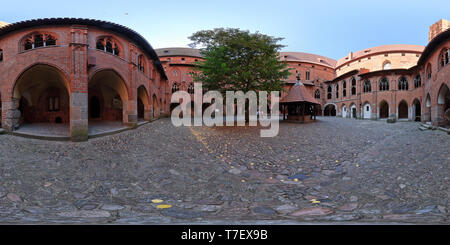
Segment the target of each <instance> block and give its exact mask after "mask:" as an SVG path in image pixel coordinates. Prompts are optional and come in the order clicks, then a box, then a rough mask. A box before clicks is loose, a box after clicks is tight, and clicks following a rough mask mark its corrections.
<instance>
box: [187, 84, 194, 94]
mask: <svg viewBox="0 0 450 245" xmlns="http://www.w3.org/2000/svg"><path fill="white" fill-rule="evenodd" d="M188 93H190V94H194V84H193V83H190V84H189V86H188Z"/></svg>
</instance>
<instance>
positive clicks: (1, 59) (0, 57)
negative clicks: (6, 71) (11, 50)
mask: <svg viewBox="0 0 450 245" xmlns="http://www.w3.org/2000/svg"><path fill="white" fill-rule="evenodd" d="M0 61H3V49H0Z"/></svg>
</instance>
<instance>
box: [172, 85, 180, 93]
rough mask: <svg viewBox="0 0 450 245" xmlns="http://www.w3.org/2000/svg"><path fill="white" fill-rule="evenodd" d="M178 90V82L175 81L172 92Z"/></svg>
mask: <svg viewBox="0 0 450 245" xmlns="http://www.w3.org/2000/svg"><path fill="white" fill-rule="evenodd" d="M178 90H179V88H178V84H177V83H174V84H173V85H172V93H175V92H177V91H178Z"/></svg>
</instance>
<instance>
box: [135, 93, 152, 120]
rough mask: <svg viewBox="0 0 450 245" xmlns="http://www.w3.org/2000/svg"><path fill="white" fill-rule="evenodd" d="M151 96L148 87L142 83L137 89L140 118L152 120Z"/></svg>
mask: <svg viewBox="0 0 450 245" xmlns="http://www.w3.org/2000/svg"><path fill="white" fill-rule="evenodd" d="M150 103H151V101H150V97H149V95H148V92H147V89H146V88H145V86H144V85H141V86H139V87H138V89H137V111H138V119H144V120H150V119H151V112H150V111H151V107H150Z"/></svg>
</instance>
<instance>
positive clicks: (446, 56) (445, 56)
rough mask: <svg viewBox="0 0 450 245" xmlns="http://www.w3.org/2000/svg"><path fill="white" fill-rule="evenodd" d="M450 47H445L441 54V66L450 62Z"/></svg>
mask: <svg viewBox="0 0 450 245" xmlns="http://www.w3.org/2000/svg"><path fill="white" fill-rule="evenodd" d="M449 56H450V49H446V48H444V49H443V50H442V51H441V54H440V55H439V60H440V62H439V63H440V64H441V67H444V66H446V65H447V64H448V63H449Z"/></svg>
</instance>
